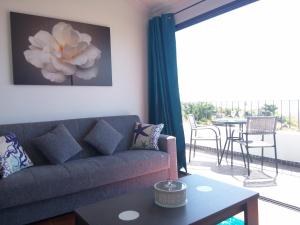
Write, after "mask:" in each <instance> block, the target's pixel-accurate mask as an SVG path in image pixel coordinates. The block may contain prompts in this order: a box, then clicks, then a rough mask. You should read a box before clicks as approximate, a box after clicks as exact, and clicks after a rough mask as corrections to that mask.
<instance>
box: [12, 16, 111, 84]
mask: <svg viewBox="0 0 300 225" xmlns="http://www.w3.org/2000/svg"><path fill="white" fill-rule="evenodd" d="M26 20H27V21H28V22H27V23H26ZM39 20H40V24H38V23H37V22H38V21H39ZM24 21H25V22H24ZM46 22H49V24H47V23H46ZM15 23H19V25H18V24H15ZM24 23H26V24H27V25H24ZM44 24H47V26H45V28H43V25H44ZM77 24H78V25H77ZM17 25H18V27H17V29H16V26H17ZM84 25H86V26H84ZM11 26H12V47H13V63H14V82H15V84H52V85H53V84H54V85H55V84H56V85H59V84H62V85H97V86H98V85H103V86H110V85H111V62H110V60H111V56H110V33H109V28H108V27H101V26H96V25H89V24H82V23H77V22H68V21H59V20H57V19H52V18H46V17H39V16H32V15H26V14H20V13H11ZM24 26H36V27H37V28H38V29H27V30H26V29H24ZM20 27H22V28H23V29H20ZM27 28H30V27H27ZM99 28H101V29H99ZM29 30H35V32H32V31H29ZM82 30H83V31H82ZM21 38H22V41H21V43H20V39H21ZM14 39H15V40H14ZM26 43H27V44H26ZM24 44H26V45H27V47H26V48H23V50H21V49H22V46H23V45H24ZM16 46H18V47H16ZM20 50H21V53H22V56H23V61H24V63H23V62H22V65H23V70H22V69H20V68H19V67H20V65H19V66H16V65H15V62H16V64H18V63H19V62H20V61H21V60H22V59H21V58H20V55H21V54H20V53H19V51H20ZM26 63H27V66H26V65H25V64H26ZM24 65H25V68H24ZM29 67H30V68H29ZM15 70H17V71H18V72H17V73H16V72H15ZM43 80H44V81H43Z"/></svg>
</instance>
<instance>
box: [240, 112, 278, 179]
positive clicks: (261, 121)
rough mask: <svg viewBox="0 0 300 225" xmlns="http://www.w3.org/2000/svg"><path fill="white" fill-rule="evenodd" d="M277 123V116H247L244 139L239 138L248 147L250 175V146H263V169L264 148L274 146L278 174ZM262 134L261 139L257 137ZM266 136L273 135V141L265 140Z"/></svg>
mask: <svg viewBox="0 0 300 225" xmlns="http://www.w3.org/2000/svg"><path fill="white" fill-rule="evenodd" d="M276 123H277V119H276V117H275V116H251V117H248V118H247V124H246V131H245V132H243V134H242V135H243V138H242V140H238V141H236V142H239V143H240V145H241V149H242V148H243V146H245V148H246V153H247V165H248V166H247V167H248V176H249V175H250V162H249V161H250V154H249V149H250V148H261V169H262V170H263V163H264V150H265V148H273V149H274V155H275V166H276V174H278V162H277V147H276ZM255 136H256V137H257V136H260V137H261V138H260V140H257V138H256V139H255ZM265 136H272V141H271V142H268V141H266V140H265Z"/></svg>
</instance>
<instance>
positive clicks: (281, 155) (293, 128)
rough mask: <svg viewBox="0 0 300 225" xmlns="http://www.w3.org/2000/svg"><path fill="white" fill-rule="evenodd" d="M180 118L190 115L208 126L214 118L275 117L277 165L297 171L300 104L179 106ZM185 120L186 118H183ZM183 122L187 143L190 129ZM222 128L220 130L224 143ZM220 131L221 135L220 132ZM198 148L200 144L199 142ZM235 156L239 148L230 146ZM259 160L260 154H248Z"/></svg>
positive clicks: (263, 102) (262, 102)
mask: <svg viewBox="0 0 300 225" xmlns="http://www.w3.org/2000/svg"><path fill="white" fill-rule="evenodd" d="M182 109H183V115H187V114H189V113H192V114H194V115H195V118H196V119H197V120H198V122H199V123H204V124H210V123H211V121H212V120H213V119H214V118H222V117H239V118H246V117H247V116H252V115H253V116H255V115H262V116H263V115H264V116H271V115H274V116H277V118H278V123H277V138H276V139H277V147H278V159H279V161H280V163H281V164H283V165H289V166H297V167H300V151H299V146H300V100H257V101H218V102H197V103H183V104H182ZM185 118H186V117H185ZM185 118H184V120H183V121H184V130H185V140H186V143H189V138H190V126H189V124H188V122H187V120H186V119H185ZM223 129H224V128H221V134H222V139H223V140H225V132H224V131H223ZM222 131H223V132H222ZM199 144H200V142H199ZM201 146H203V147H207V148H214V143H209V142H201ZM234 151H235V152H237V153H239V152H240V148H239V146H234ZM252 154H253V155H254V156H260V151H255V150H253V151H252ZM266 157H267V158H266V159H267V160H271V159H272V158H273V153H272V152H271V154H268V152H266Z"/></svg>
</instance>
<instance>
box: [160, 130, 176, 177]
mask: <svg viewBox="0 0 300 225" xmlns="http://www.w3.org/2000/svg"><path fill="white" fill-rule="evenodd" d="M158 147H159V149H160V151H164V152H167V153H168V154H169V156H170V168H169V178H170V179H172V180H177V179H178V171H177V148H176V138H175V137H173V136H170V135H164V134H161V135H160V136H159V139H158Z"/></svg>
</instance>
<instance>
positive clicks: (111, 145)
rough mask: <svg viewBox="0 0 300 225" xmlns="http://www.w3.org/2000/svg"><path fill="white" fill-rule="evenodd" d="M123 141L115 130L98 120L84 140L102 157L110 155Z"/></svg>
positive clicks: (121, 136) (103, 121)
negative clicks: (102, 155)
mask: <svg viewBox="0 0 300 225" xmlns="http://www.w3.org/2000/svg"><path fill="white" fill-rule="evenodd" d="M122 139H123V135H122V134H120V133H119V132H118V131H117V130H116V129H115V128H113V127H112V126H111V125H110V124H109V123H108V122H106V121H105V120H99V121H98V122H97V123H96V125H95V126H94V128H93V129H92V130H91V131H90V132H89V133H88V134H87V135H86V136H85V138H84V140H85V141H86V142H87V143H89V144H90V145H92V146H93V147H95V148H96V149H97V150H98V151H99V152H100V153H102V154H104V155H111V154H113V152H114V151H115V149H116V147H117V146H118V144H119V143H120V141H121V140H122Z"/></svg>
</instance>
